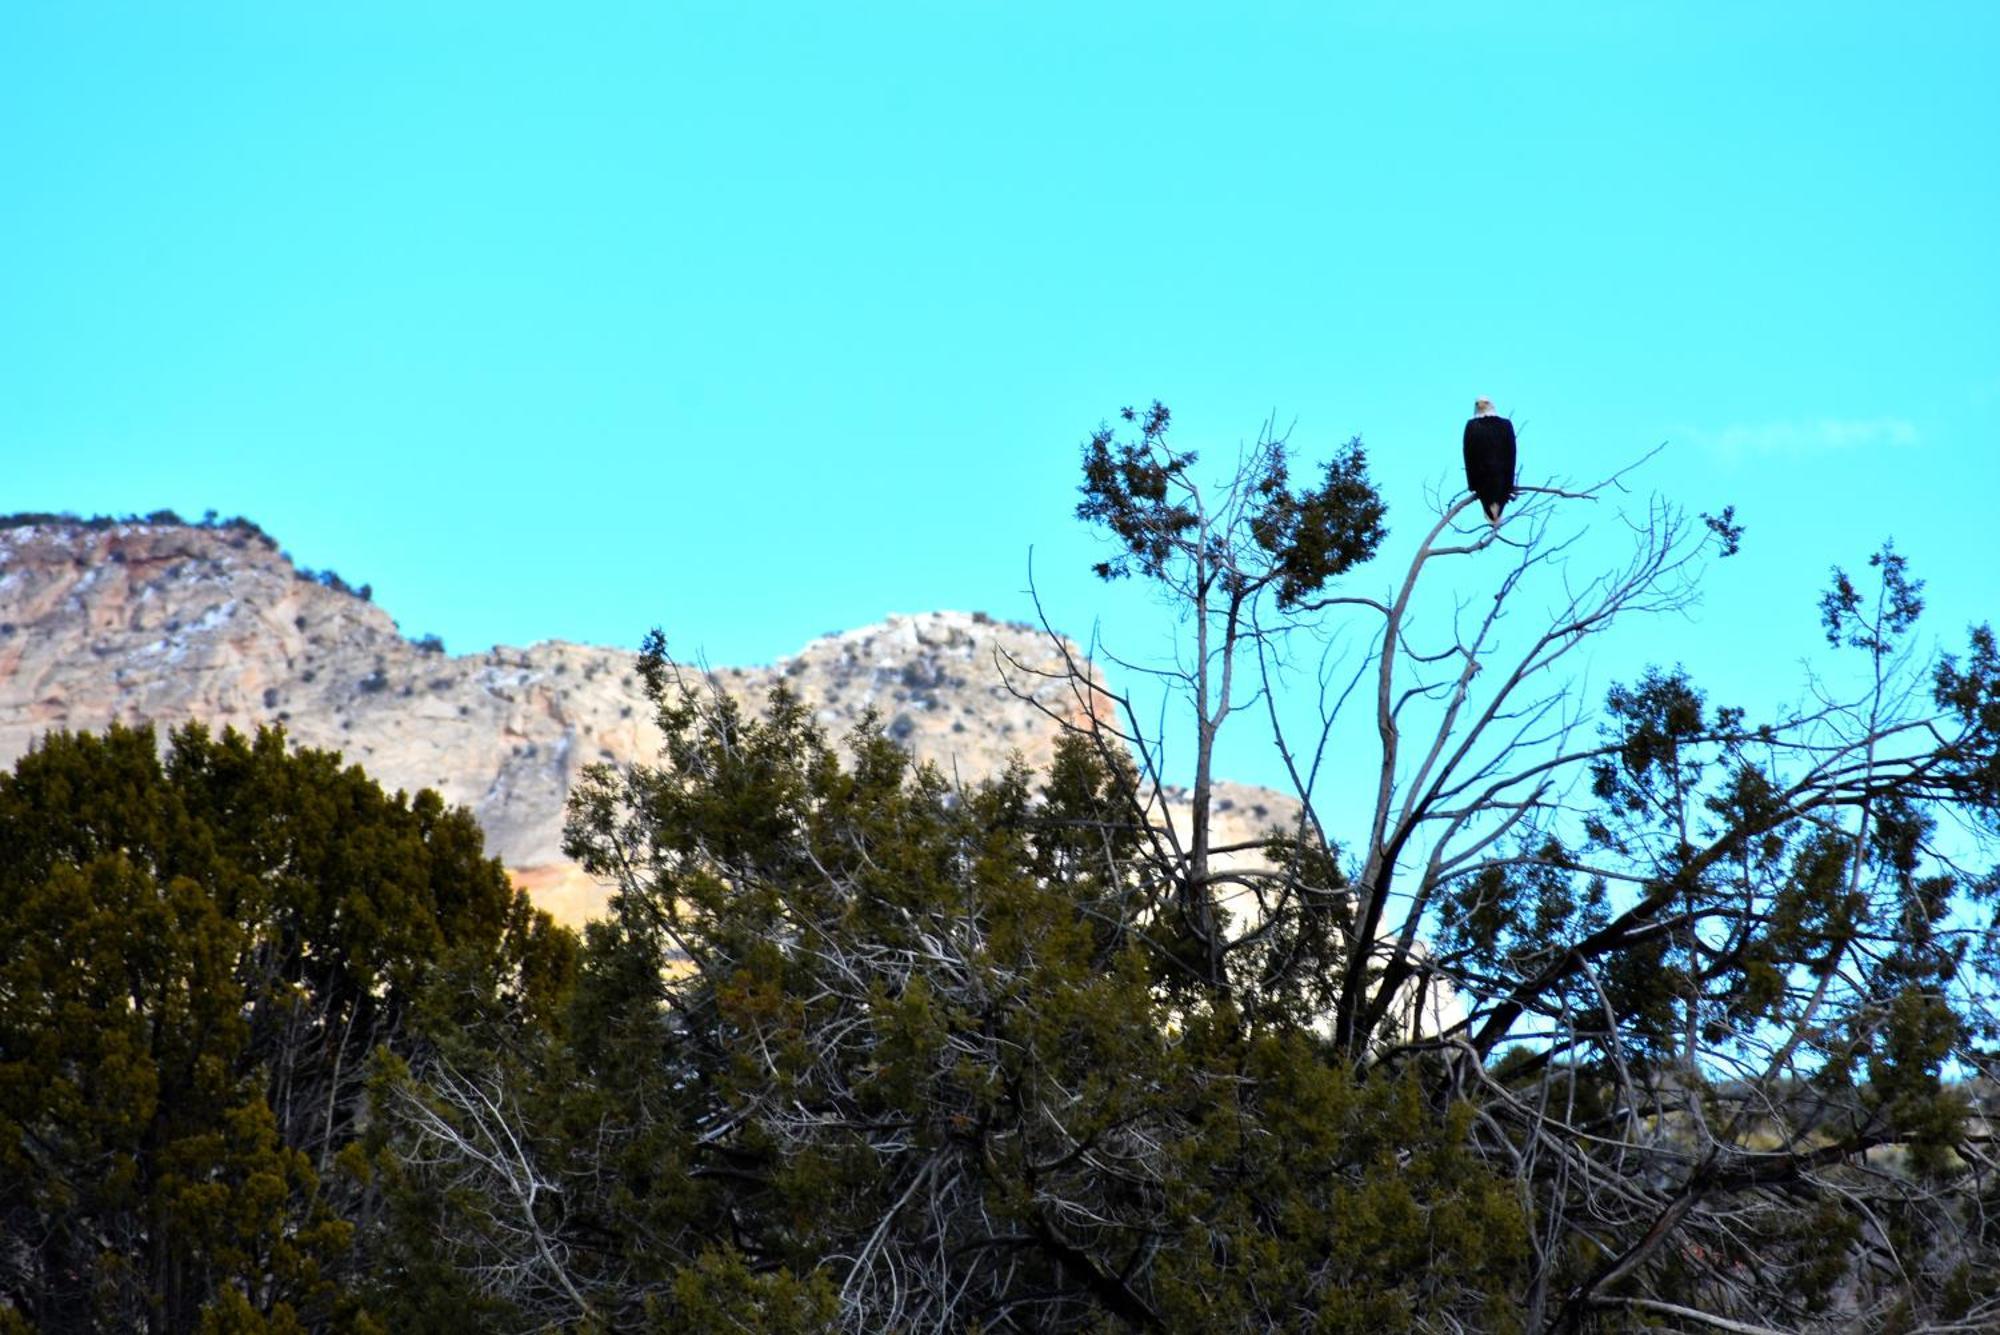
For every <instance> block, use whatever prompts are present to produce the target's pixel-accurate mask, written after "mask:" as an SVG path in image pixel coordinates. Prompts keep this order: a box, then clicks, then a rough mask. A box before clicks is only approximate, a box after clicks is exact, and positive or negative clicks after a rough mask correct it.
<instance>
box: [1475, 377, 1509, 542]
mask: <svg viewBox="0 0 2000 1335" xmlns="http://www.w3.org/2000/svg"><path fill="white" fill-rule="evenodd" d="M1465 485H1466V486H1467V487H1468V488H1470V489H1471V491H1472V492H1473V494H1474V495H1476V496H1478V497H1479V503H1480V505H1482V506H1484V507H1485V509H1486V518H1487V519H1488V520H1489V521H1490V522H1491V523H1492V525H1493V527H1495V528H1499V527H1500V511H1501V510H1502V509H1503V508H1504V507H1505V506H1506V504H1507V502H1508V501H1510V500H1512V499H1513V497H1514V424H1513V423H1512V422H1510V421H1508V420H1507V419H1506V418H1504V417H1502V416H1500V415H1499V414H1498V413H1496V412H1494V411H1493V400H1491V399H1479V400H1477V401H1475V402H1474V403H1473V405H1472V420H1471V421H1469V422H1467V423H1466V424H1465Z"/></svg>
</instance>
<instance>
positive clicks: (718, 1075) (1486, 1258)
mask: <svg viewBox="0 0 2000 1335" xmlns="http://www.w3.org/2000/svg"><path fill="white" fill-rule="evenodd" d="M644 667H645V670H646V675H647V678H648V682H649V690H650V692H651V694H652V698H653V699H654V701H655V703H656V705H657V706H658V707H659V714H660V721H661V725H662V728H663V730H664V732H665V734H666V738H667V745H666V751H665V754H664V756H663V758H662V762H661V764H660V765H659V766H657V767H641V768H638V769H635V770H634V771H633V772H632V773H631V774H630V775H628V776H618V775H614V774H612V773H610V772H608V771H603V770H600V771H598V772H596V773H595V774H594V775H593V776H592V777H591V779H590V780H589V782H588V783H587V784H586V786H585V787H584V788H583V790H582V791H581V792H580V793H579V794H578V795H577V797H576V799H575V804H574V808H573V817H572V825H571V841H572V847H573V849H574V850H575V851H576V852H577V853H578V854H580V855H581V856H582V857H583V858H584V860H585V862H586V865H588V866H590V867H591V868H592V869H594V870H596V871H598V872H599V873H601V874H604V875H607V876H611V877H614V878H615V879H616V880H617V883H618V885H619V892H618V895H617V896H616V898H615V899H614V901H613V904H612V914H611V917H610V919H609V920H608V921H607V922H605V923H602V924H598V925H596V926H594V927H593V929H592V932H591V934H590V943H589V946H588V948H587V950H586V953H585V958H584V961H583V966H582V969H581V972H580V977H579V981H578V986H577V989H576V992H575V1000H574V1008H573V1010H572V1012H571V1015H570V1021H569V1031H568V1032H569V1035H570V1037H569V1042H568V1043H567V1044H566V1045H563V1046H562V1049H561V1050H560V1051H559V1052H551V1051H549V1050H547V1049H546V1048H545V1049H543V1050H542V1052H541V1056H540V1058H539V1060H537V1059H533V1058H531V1059H530V1060H528V1061H527V1062H524V1063H522V1064H520V1065H517V1066H515V1067H514V1068H513V1070H514V1072H515V1074H509V1073H508V1071H507V1070H506V1069H503V1068H502V1067H498V1066H489V1067H487V1068H486V1070H485V1073H483V1074H482V1073H480V1072H477V1071H469V1070H467V1069H466V1068H465V1067H463V1066H461V1065H453V1066H452V1067H451V1068H450V1069H443V1068H432V1069H431V1070H429V1071H427V1072H426V1071H419V1072H418V1074H419V1076H421V1077H423V1078H422V1079H419V1080H417V1081H413V1082H412V1084H411V1086H410V1087H409V1089H408V1091H407V1095H406V1105H405V1112H404V1116H403V1117H402V1119H401V1121H402V1125H403V1131H402V1134H403V1136H404V1137H405V1139H404V1141H403V1144H404V1146H405V1149H404V1154H403V1157H404V1160H405V1161H406V1162H408V1163H411V1164H421V1165H424V1166H425V1168H424V1171H425V1172H427V1173H428V1174H430V1176H431V1180H432V1181H433V1183H434V1184H435V1185H436V1186H437V1188H438V1189H439V1190H440V1192H441V1194H444V1195H448V1196H449V1197H450V1198H452V1199H454V1200H457V1201H459V1202H461V1203H465V1206H466V1208H465V1214H464V1220H463V1223H462V1224H461V1225H460V1226H459V1227H456V1228H454V1229H453V1230H451V1235H452V1238H453V1240H454V1244H455V1246H456V1248H457V1255H456V1257H455V1260H456V1263H457V1264H458V1265H459V1266H460V1267H461V1268H462V1269H463V1270H464V1271H465V1272H467V1273H471V1274H477V1275H480V1276H482V1277H483V1278H484V1281H485V1285H486V1291H487V1292H488V1293H489V1294H491V1295H492V1296H494V1297H496V1298H499V1299H503V1300H504V1301H506V1302H507V1303H509V1304H510V1305H511V1306H512V1307H513V1309H514V1311H515V1312H516V1313H517V1314H518V1316H519V1318H520V1319H521V1320H522V1322H523V1324H524V1325H526V1326H530V1327H534V1326H541V1325H558V1324H570V1323H573V1324H577V1325H596V1326H602V1327H605V1328H611V1329H636V1328H639V1327H641V1326H646V1327H648V1328H652V1329H658V1330H662V1331H668V1330H673V1331H679V1330H720V1329H754V1330H770V1331H797V1330H823V1329H847V1330H856V1331H863V1330H865V1331H879V1330H896V1329H947V1330H959V1329H987V1330H1098V1329H1103V1328H1106V1326H1107V1325H1110V1326H1113V1327H1131V1328H1139V1329H1151V1330H1245V1331H1248V1330H1260V1331H1261V1330H1268V1329H1287V1328H1288V1329H1306V1330H1326V1331H1353V1332H1362V1331H1382V1330H1398V1329H1416V1328H1422V1327H1424V1326H1426V1325H1428V1324H1431V1323H1436V1322H1442V1321H1452V1320H1455V1321H1458V1322H1461V1323H1470V1324H1472V1325H1475V1326H1478V1327H1480V1328H1484V1329H1495V1330H1505V1329H1511V1328H1512V1327H1513V1318H1512V1317H1511V1316H1510V1315H1509V1313H1508V1311H1507V1308H1506V1305H1505V1302H1504V1299H1503V1297H1502V1295H1504V1294H1506V1293H1507V1292H1509V1291H1510V1290H1512V1289H1513V1288H1515V1287H1516V1286H1517V1285H1518V1283H1519V1272H1520V1267H1521V1265H1522V1263H1523V1260H1524V1258H1525V1255H1526V1236H1525V1233H1524V1231H1523V1228H1522V1221H1521V1214H1520V1209H1519V1204H1518V1202H1517V1200H1516V1198H1515V1196H1514V1194H1513V1192H1512V1190H1511V1188H1510V1186H1509V1185H1508V1183H1507V1182H1506V1180H1505V1179H1504V1178H1503V1177H1501V1176H1499V1175H1496V1174H1494V1173H1492V1172H1491V1171H1489V1170H1488V1169H1487V1168H1485V1167H1484V1166H1483V1165H1481V1164H1480V1163H1478V1162H1477V1161H1476V1160H1474V1159H1473V1158H1471V1157H1469V1156H1468V1155H1467V1154H1466V1152H1465V1147H1466V1141H1467V1136H1468V1130H1469V1129H1468V1126H1467V1124H1466V1120H1465V1112H1464V1109H1462V1108H1460V1107H1458V1106H1457V1105H1446V1106H1443V1107H1438V1106H1433V1105H1432V1104H1431V1103H1430V1102H1428V1101H1427V1100H1426V1098H1425V1097H1424V1095H1423V1092H1422V1090H1421V1088H1420V1086H1419V1084H1418V1083H1417V1082H1415V1081H1413V1080H1407V1079H1391V1080H1375V1079H1371V1078H1367V1077H1366V1076H1362V1075H1357V1074H1356V1073H1355V1072H1353V1071H1352V1070H1350V1069H1349V1067H1348V1066H1347V1064H1346V1063H1344V1062H1341V1061H1338V1060H1335V1061H1331V1062H1330V1061H1328V1060H1327V1056H1328V1050H1327V1048H1326V1046H1325V1044H1324V1042H1323V1041H1322V1039H1321V1038H1320V1037H1319V1036H1318V1035H1317V1034H1316V1033H1315V1032H1314V1031H1313V1030H1312V1029H1311V1027H1310V1026H1308V1025H1306V1024H1304V1023H1300V1022H1299V1021H1298V1020H1296V1019H1294V1018H1291V1017H1287V1016H1285V1015H1282V1014H1275V1013H1274V1014H1272V1015H1270V1016H1267V1017H1265V1018H1262V1019H1258V1020H1252V1019H1250V1018H1248V1017H1246V1015H1245V1014H1244V1013H1243V1012H1242V1011H1241V1010H1240V1009H1239V1008H1237V1007H1236V1006H1235V1005H1234V1004H1233V1003H1232V1002H1231V1000H1230V999H1229V998H1228V997H1227V996H1226V995H1224V994H1222V993H1220V992H1218V991H1214V990H1201V989H1198V988H1197V989H1191V988H1190V987H1189V986H1187V984H1186V980H1185V977H1184V974H1185V971H1186V967H1187V960H1186V958H1185V952H1183V951H1180V950H1178V949H1177V948H1176V947H1175V946H1174V945H1173V944H1172V943H1171V942H1170V941H1168V940H1164V939H1161V938H1159V937H1157V936H1156V935H1155V933H1156V932H1157V931H1159V930H1161V929H1162V927H1163V925H1164V924H1165V923H1166V922H1167V919H1168V916H1169V915H1166V914H1164V913H1163V909H1164V908H1165V907H1166V906H1167V900H1166V899H1164V898H1163V896H1165V895H1168V894H1170V891H1169V888H1168V887H1165V886H1163V885H1160V884H1158V883H1157V882H1156V881H1154V880H1153V878H1151V876H1150V875H1149V872H1148V869H1147V864H1146V862H1145V859H1144V858H1143V857H1142V856H1141V855H1140V854H1141V850H1140V845H1139V836H1140V834H1141V830H1140V828H1139V827H1138V826H1137V825H1136V824H1134V822H1133V820H1132V818H1131V816H1132V812H1131V806H1130V792H1129V784H1130V779H1131V775H1130V772H1129V768H1128V769H1127V770H1126V771H1125V772H1123V773H1121V772H1119V771H1118V770H1117V769H1116V768H1115V767H1112V766H1107V765H1106V764H1105V762H1103V761H1102V760H1100V758H1099V757H1098V756H1097V755H1096V754H1095V753H1094V752H1093V751H1092V749H1091V748H1090V747H1089V746H1088V745H1086V744H1085V743H1084V742H1083V741H1081V740H1080V739H1072V740H1071V741H1070V742H1069V743H1067V744H1065V745H1064V746H1063V747H1062V749H1061V751H1060V753H1059V754H1058V757H1057V759H1056V762H1055V765H1054V768H1053V769H1052V771H1051V772H1050V773H1049V774H1048V775H1046V776H1044V777H1043V778H1042V779H1041V781H1040V782H1039V784H1037V783H1036V782H1035V781H1034V780H1033V779H1032V777H1031V776H1030V775H1029V774H1027V773H1026V772H1024V771H1021V770H1018V769H1017V770H1015V771H1013V772H1010V773H1009V774H1007V775H1005V776H1003V777H1001V778H1000V779H998V780H997V781H995V782H993V783H990V784H986V785H983V786H980V787H978V788H975V789H971V790H968V791H955V790H953V789H951V788H950V787H949V786H948V785H946V784H945V783H944V782H943V780H942V779H941V778H940V777H939V776H938V774H937V773H936V772H935V771H933V770H930V769H924V768H912V766H911V764H910V762H909V760H908V759H907V757H906V756H905V755H904V754H903V753H902V752H901V751H900V750H898V749H897V748H896V747H895V746H893V745H892V744H891V743H890V742H888V741H887V740H886V739H885V738H884V737H883V736H882V735H881V734H880V733H879V732H878V731H876V730H874V729H873V728H872V727H871V728H864V729H863V730H862V731H861V732H860V733H859V734H858V735H856V736H855V737H854V738H852V739H851V741H850V743H849V746H848V751H847V755H846V756H845V757H844V758H843V757H842V756H841V755H839V754H838V753H837V752H836V751H835V749H834V748H833V747H832V746H831V744H830V743H829V742H828V740H827V739H826V738H825V737H824V736H822V735H821V733H820V732H819V731H818V729H817V728H815V727H814V726H813V724H812V723H811V721H810V719H809V717H808V715H807V713H806V711H805V709H804V708H803V707H802V706H801V705H800V704H799V703H798V702H797V701H796V700H794V699H792V698H791V697H789V696H787V695H786V694H784V693H783V692H782V691H779V692H778V693H776V694H774V696H773V697H772V699H771V701H770V705H769V709H768V712H767V716H766V717H764V718H761V719H759V718H752V717H747V716H746V715H745V714H744V713H743V712H742V711H741V710H740V709H739V708H738V707H737V706H736V705H735V704H733V703H732V702H730V701H729V700H727V699H726V698H723V697H720V696H711V695H709V694H707V693H706V692H704V691H702V690H700V689H692V690H690V689H684V688H683V687H682V686H681V685H680V684H679V683H677V682H676V681H675V680H674V679H673V674H672V670H671V667H670V665H669V664H668V663H667V662H666V660H665V657H664V651H663V646H662V645H661V644H660V642H659V641H658V640H657V639H656V640H655V641H654V642H653V643H652V645H651V646H650V648H649V650H648V655H647V657H646V659H645V662H644ZM1167 930H1168V931H1169V932H1170V931H1171V929H1170V928H1167ZM523 1066H526V1067H532V1068H534V1072H535V1078H534V1079H533V1080H531V1081H530V1082H529V1083H528V1084H527V1085H525V1086H523V1085H518V1084H516V1085H514V1086H513V1089H514V1091H515V1092H512V1093H510V1092H508V1090H509V1086H510V1084H511V1083H512V1082H513V1081H515V1080H518V1079H519V1075H518V1072H519V1071H520V1070H521V1069H522V1067H523Z"/></svg>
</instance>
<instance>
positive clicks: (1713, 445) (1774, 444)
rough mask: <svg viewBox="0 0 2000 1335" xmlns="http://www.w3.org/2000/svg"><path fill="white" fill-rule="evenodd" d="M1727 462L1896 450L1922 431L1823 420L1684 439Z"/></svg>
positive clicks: (1741, 425) (1889, 422)
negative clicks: (1722, 457)
mask: <svg viewBox="0 0 2000 1335" xmlns="http://www.w3.org/2000/svg"><path fill="white" fill-rule="evenodd" d="M1680 434H1681V436H1682V437H1683V438H1684V439H1686V440H1690V441H1693V442H1694V443H1695V444H1697V445H1700V446H1701V447H1703V448H1704V449H1708V450H1713V451H1714V452H1715V453H1717V454H1720V455H1723V456H1724V457H1726V458H1731V459H1736V458H1742V457H1745V456H1768V455H1777V456H1781V457H1793V458H1795V457H1798V456H1800V455H1807V454H1828V453H1833V452H1836V451H1841V450H1855V449H1875V448H1880V447H1884V446H1887V447H1891V448H1896V449H1902V448H1907V447H1909V446H1912V445H1915V444H1916V443H1917V440H1918V436H1917V428H1916V425H1915V424H1914V423H1912V422H1908V421H1905V420H1904V419H1903V418H1900V417H1858V418H1841V417H1820V418H1814V419H1811V420H1804V419H1801V420H1797V421H1786V422H1733V423H1731V424H1730V425H1728V426H1725V427H1721V428H1718V429H1707V428H1703V427H1689V428H1687V429H1686V430H1685V431H1683V432H1681V433H1680Z"/></svg>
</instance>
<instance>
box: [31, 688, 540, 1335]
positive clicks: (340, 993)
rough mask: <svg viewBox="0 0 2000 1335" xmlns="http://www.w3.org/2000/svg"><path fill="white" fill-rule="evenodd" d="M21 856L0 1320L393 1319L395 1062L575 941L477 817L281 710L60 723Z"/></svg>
mask: <svg viewBox="0 0 2000 1335" xmlns="http://www.w3.org/2000/svg"><path fill="white" fill-rule="evenodd" d="M0 849H4V850H5V857H4V858H0V1324H4V1323H6V1322H9V1321H11V1322H14V1323H16V1324H19V1323H26V1324H27V1325H29V1326H30V1327H31V1328H36V1329H41V1330H47V1331H64V1330H98V1329H130V1330H161V1331H167V1330H193V1329H195V1328H196V1327H197V1326H200V1327H201V1328H203V1329H216V1330H231V1331H246V1330H262V1329H270V1330H299V1329H308V1328H310V1329H357V1330H359V1329H382V1328H383V1327H382V1326H381V1325H380V1324H379V1322H378V1321H377V1319H376V1317H375V1316H374V1315H371V1314H372V1313H375V1312H376V1310H377V1308H378V1306H379V1304H377V1303H376V1302H375V1301H374V1295H373V1294H372V1293H371V1285H372V1284H373V1282H374V1279H373V1277H372V1276H371V1266H370V1265H369V1264H367V1263H365V1255H366V1254H367V1253H368V1251H369V1247H368V1238H367V1236H366V1234H367V1233H368V1231H369V1230H370V1229H372V1228H374V1227H376V1226H378V1225H380V1224H381V1222H382V1217H383V1204H382V1200H381V1197H380V1194H379V1192H376V1191H375V1190H374V1189H373V1188H372V1186H371V1181H372V1179H373V1170H372V1169H371V1166H370V1164H369V1162H368V1157H367V1152H366V1147H365V1146H364V1145H363V1143H362V1142H363V1140H364V1130H365V1121H366V1107H367V1080H368V1078H369V1075H370V1072H371V1070H372V1069H373V1066H374V1062H373V1060H372V1058H374V1056H375V1055H376V1054H378V1053H382V1052H391V1051H396V1050H399V1049H400V1050H404V1051H409V1050H411V1049H412V1048H413V1047H414V1046H416V1045H417V1044H418V1037H417V1035H418V1033H419V1031H420V1029H421V1028H422V1027H423V1024H422V1023H420V1020H423V1019H424V1018H425V1017H421V1016H420V1015H419V1012H420V1011H424V1010H426V1009H427V1010H428V1011H429V1015H428V1017H427V1022H428V1023H430V1024H432V1025H436V1026H439V1027H444V1028H448V1027H454V1026H457V1025H460V1024H465V1023H470V1022H472V1021H473V1020H474V1019H475V1018H476V1017H477V1016H478V1015H479V1014H481V1013H507V1012H510V1011H511V1012H513V1013H516V1014H520V1015H523V1016H525V1017H533V1016H534V1015H535V1014H537V1013H538V1010H539V1008H540V1007H541V1006H543V1005H544V1004H545V1002H546V999H547V998H549V997H551V996H553V995H555V994H556V993H558V992H560V991H561V989H562V987H563V986H564V983H565V980H566V978H567V976H568V974H569V971H570V968H571V963H572V959H573V954H574V948H573V945H572V944H571V943H570V942H569V940H568V937H567V933H564V932H563V931H562V930H561V929H559V928H555V927H554V926H553V925H552V924H551V923H550V922H549V920H548V919H547V918H546V916H544V915H541V914H538V913H535V912H533V911H532V910H531V909H530V908H529V906H528V905H527V903H526V901H525V900H524V899H523V898H522V897H521V896H520V895H519V894H517V893H516V892H514V891H513V889H512V888H511V887H510V886H509V884H508V882H507V879H506V876H505V874H504V872H502V870H501V869H500V867H499V864H498V863H496V862H493V861H491V860H489V859H487V858H486V857H485V856H484V854H483V852H482V848H481V839H480V834H479V830H478V828H477V826H475V825H474V824H473V822H472V820H471V819H470V817H469V816H468V815H467V814H466V813H465V812H463V811H448V810H446V809H445V807H444V805H443V803H442V802H441V801H440V800H439V799H438V797H437V795H436V794H435V793H431V792H428V791H426V792H422V793H419V794H418V795H417V796H416V797H415V798H414V799H409V800H405V799H404V798H403V797H402V796H401V795H400V794H399V795H397V796H394V797H391V796H388V795H386V794H384V793H383V792H382V791H381V789H380V788H379V787H377V786H376V785H375V784H374V783H373V782H372V781H371V780H369V779H368V777H367V776H366V775H365V774H364V773H363V772H362V771H361V770H360V769H358V768H342V766H341V765H340V764H339V759H338V757H337V756H334V755H332V754H329V753H324V752H312V751H291V750H288V749H287V748H286V745H285V740H284V737H283V734H282V733H279V732H276V731H263V732H260V733H259V734H258V735H257V736H256V737H255V738H254V739H252V738H246V737H244V736H242V735H241V734H238V733H235V732H233V731H232V732H226V733H224V734H223V735H222V736H221V737H219V738H218V737H214V736H211V735H210V734H209V733H208V732H207V731H205V730H204V729H202V728H201V727H199V726H189V727H187V728H184V729H182V730H180V731H178V732H176V733H175V734H174V735H173V737H172V739H171V744H170V746H169V747H168V749H167V752H166V754H165V755H164V756H162V755H160V754H159V753H158V752H157V750H156V748H155V742H154V736H153V734H152V732H151V731H150V730H135V729H130V728H124V727H118V726H114V727H112V728H110V729H109V730H108V731H107V732H105V733H104V734H102V735H99V736H93V735H90V734H70V733H56V734H53V735H51V736H50V737H48V738H47V739H46V740H45V741H44V742H42V743H41V744H40V745H39V746H38V747H37V748H36V749H35V750H33V751H31V752H30V753H29V754H28V755H26V756H24V757H23V758H22V759H21V760H20V762H19V763H18V764H17V765H16V767H15V769H14V771H13V773H11V774H5V775H0Z"/></svg>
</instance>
